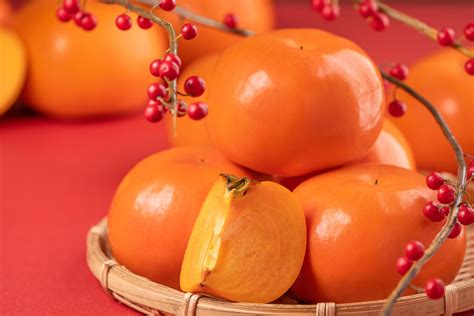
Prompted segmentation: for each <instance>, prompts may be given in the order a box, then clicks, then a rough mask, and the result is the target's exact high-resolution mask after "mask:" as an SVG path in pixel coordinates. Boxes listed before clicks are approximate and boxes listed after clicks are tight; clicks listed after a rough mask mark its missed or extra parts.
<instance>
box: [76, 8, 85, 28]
mask: <svg viewBox="0 0 474 316" xmlns="http://www.w3.org/2000/svg"><path fill="white" fill-rule="evenodd" d="M84 15H85V13H84V12H81V11H79V12H77V13H76V14H74V22H75V23H76V25H77V26H79V27H82V24H81V20H82V18H83V17H84Z"/></svg>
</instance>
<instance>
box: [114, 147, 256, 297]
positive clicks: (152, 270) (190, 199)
mask: <svg viewBox="0 0 474 316" xmlns="http://www.w3.org/2000/svg"><path fill="white" fill-rule="evenodd" d="M222 172H230V173H234V174H238V175H240V176H248V173H247V172H246V171H245V170H243V169H242V168H240V167H238V166H236V165H234V164H233V163H232V162H230V161H229V160H227V159H226V158H225V157H224V156H223V155H222V154H221V153H220V152H218V151H217V150H215V149H212V148H210V147H179V148H173V149H170V150H166V151H162V152H160V153H157V154H154V155H152V156H150V157H148V158H146V159H145V160H143V161H141V162H140V163H138V164H137V165H136V166H135V167H134V168H133V169H132V170H131V171H130V172H129V173H128V175H127V176H126V177H125V178H124V179H123V181H122V183H121V184H120V186H119V188H118V190H117V192H116V194H115V196H114V199H113V201H112V205H111V207H110V211H109V217H108V228H109V240H110V245H111V248H112V252H113V254H114V256H115V258H116V259H117V261H118V262H119V263H120V264H122V265H124V266H125V267H127V268H128V269H130V270H131V271H132V272H134V273H137V274H139V275H142V276H144V277H147V278H149V279H150V280H153V281H155V282H159V283H161V284H164V285H167V286H170V287H173V288H175V289H179V272H180V268H181V262H182V260H183V256H184V251H185V249H186V244H187V241H188V237H189V235H190V234H191V230H192V227H193V224H194V221H195V219H196V217H197V216H198V213H199V210H200V208H201V205H202V203H203V202H204V199H205V198H206V196H207V193H208V192H209V189H210V188H211V187H212V185H213V184H214V182H215V179H216V178H217V177H218V176H219V174H220V173H222Z"/></svg>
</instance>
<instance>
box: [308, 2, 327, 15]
mask: <svg viewBox="0 0 474 316" xmlns="http://www.w3.org/2000/svg"><path fill="white" fill-rule="evenodd" d="M328 4H329V0H313V1H312V2H311V5H312V7H313V10H314V11H316V12H321V11H322V10H323V8H324V7H325V6H327V5H328Z"/></svg>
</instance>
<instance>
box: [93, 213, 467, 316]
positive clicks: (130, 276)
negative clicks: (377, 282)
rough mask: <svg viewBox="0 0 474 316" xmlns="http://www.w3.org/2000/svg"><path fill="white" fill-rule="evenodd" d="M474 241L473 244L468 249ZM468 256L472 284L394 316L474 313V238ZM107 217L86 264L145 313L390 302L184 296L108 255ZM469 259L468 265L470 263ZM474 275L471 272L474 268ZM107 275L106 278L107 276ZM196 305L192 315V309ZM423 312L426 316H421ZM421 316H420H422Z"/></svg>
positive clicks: (365, 311) (354, 310)
mask: <svg viewBox="0 0 474 316" xmlns="http://www.w3.org/2000/svg"><path fill="white" fill-rule="evenodd" d="M469 240H472V245H469ZM468 245H469V247H466V257H465V262H464V264H463V268H462V269H461V271H460V273H459V275H463V274H466V275H467V274H469V278H468V279H467V280H462V281H455V282H453V283H451V284H450V285H448V286H447V287H446V295H445V298H444V299H439V300H431V299H429V298H428V297H427V296H426V295H425V294H414V295H408V296H403V297H401V298H400V299H399V300H398V301H397V302H396V304H395V305H394V309H393V315H397V314H402V313H403V314H405V315H407V314H406V313H407V311H409V310H410V308H413V306H414V305H416V306H417V307H418V308H421V310H420V312H422V311H429V313H433V314H434V315H440V314H445V313H446V314H448V312H451V313H453V312H463V311H468V310H471V309H474V277H473V271H469V270H466V268H468V267H465V264H466V262H467V261H469V262H471V261H474V260H471V259H472V258H471V257H469V258H468V254H470V253H472V254H473V255H474V236H472V235H471V238H469V239H468ZM107 249H108V238H107V218H106V217H105V218H103V219H102V220H101V221H100V222H99V223H98V224H96V225H95V226H93V227H92V228H90V230H89V232H88V234H87V264H88V267H89V269H90V271H91V272H92V274H93V275H94V277H95V278H96V279H97V280H98V281H99V282H100V283H101V285H102V287H103V288H104V290H105V291H106V292H108V293H109V294H111V295H112V296H113V297H114V298H115V299H117V300H118V301H120V302H121V303H124V304H126V305H128V306H129V307H131V308H133V309H135V310H137V311H139V312H142V313H144V314H149V315H156V314H160V313H161V312H165V313H171V314H179V315H187V314H189V315H194V314H196V315H205V314H206V312H211V311H212V312H214V313H216V312H218V313H219V315H237V314H253V315H288V313H291V315H315V312H316V315H336V314H337V315H378V313H379V312H380V311H381V310H382V307H383V305H384V303H385V300H375V301H366V302H354V303H342V304H335V303H332V302H325V303H318V304H255V303H234V302H228V301H225V300H221V299H217V298H213V297H208V296H202V295H198V294H194V295H192V294H190V293H188V294H187V293H184V292H181V291H178V290H175V289H172V288H169V287H166V286H164V285H161V284H158V283H156V282H153V281H151V280H149V279H146V278H144V277H142V276H139V275H137V274H134V273H133V272H131V271H129V270H128V269H127V268H125V267H124V266H122V265H120V264H118V263H117V262H116V261H115V260H114V259H113V257H112V255H111V254H110V253H108V251H107ZM466 259H468V260H466ZM470 270H472V267H471V269H470ZM104 272H105V274H104ZM190 302H191V303H192V304H193V307H192V313H189V312H191V309H189V306H188V305H189V304H190ZM422 313H423V312H422ZM417 315H418V314H417Z"/></svg>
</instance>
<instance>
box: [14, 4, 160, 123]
mask: <svg viewBox="0 0 474 316" xmlns="http://www.w3.org/2000/svg"><path fill="white" fill-rule="evenodd" d="M56 7H57V4H56V1H33V2H32V3H30V4H27V5H25V6H24V7H23V8H22V9H21V10H20V11H19V12H18V15H17V16H16V17H15V19H14V24H15V28H16V29H17V30H18V32H19V34H20V36H21V37H22V39H23V40H24V41H25V46H26V49H27V55H28V57H29V70H28V75H27V76H28V78H27V82H26V86H25V90H24V93H23V99H24V101H25V102H26V103H27V104H28V105H30V106H31V107H32V108H33V109H35V110H37V111H39V112H41V113H44V114H47V115H51V116H56V117H64V118H82V117H90V116H99V115H112V114H124V113H129V112H134V111H137V110H141V109H143V107H144V105H145V104H146V100H147V99H146V92H144V91H145V89H146V87H147V86H148V84H149V83H150V82H152V80H153V77H152V76H151V75H150V74H149V72H148V71H147V70H148V66H149V63H150V61H152V60H153V59H155V58H156V57H157V56H160V54H162V52H163V51H164V50H165V49H166V48H167V43H166V41H165V39H163V38H161V37H160V36H159V31H158V27H155V28H152V29H149V30H142V29H140V28H139V27H136V28H132V29H130V30H129V31H127V32H123V31H120V30H119V29H117V27H116V26H115V18H116V17H117V16H118V15H119V14H121V13H123V8H122V7H121V6H117V5H108V4H104V3H100V2H99V1H87V7H86V9H87V11H90V12H93V14H94V15H95V16H96V17H97V19H98V25H97V27H96V28H95V29H94V30H93V31H90V32H87V31H85V30H83V29H81V28H79V27H78V26H76V25H75V24H74V21H70V22H68V23H62V22H60V21H59V20H58V19H57V18H56V17H55V11H56ZM130 15H131V16H132V18H133V19H134V20H135V19H136V16H134V15H133V14H132V13H130Z"/></svg>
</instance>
